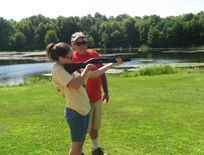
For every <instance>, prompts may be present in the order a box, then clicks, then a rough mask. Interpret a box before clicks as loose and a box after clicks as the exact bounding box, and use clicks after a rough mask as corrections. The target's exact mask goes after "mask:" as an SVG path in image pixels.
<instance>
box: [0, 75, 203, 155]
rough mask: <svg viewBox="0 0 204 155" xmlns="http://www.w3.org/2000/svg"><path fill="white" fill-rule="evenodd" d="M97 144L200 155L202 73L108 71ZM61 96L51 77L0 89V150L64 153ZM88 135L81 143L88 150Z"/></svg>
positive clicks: (126, 153) (17, 154)
mask: <svg viewBox="0 0 204 155" xmlns="http://www.w3.org/2000/svg"><path fill="white" fill-rule="evenodd" d="M108 87H109V96H110V100H109V103H108V104H107V105H103V120H102V128H101V129H100V130H99V146H100V147H102V148H104V150H105V152H106V153H107V154H108V155H136V154H140V155H142V154H149V155H170V154H172V155H173V154H182V155H186V154H192V155H201V154H204V125H203V124H204V74H203V73H191V74H187V73H186V74H172V75H159V76H138V77H131V78H122V77H119V76H108ZM64 108H65V100H64V98H62V97H61V95H60V94H59V92H58V91H57V90H56V89H55V88H54V84H53V82H48V83H37V84H30V85H23V86H14V87H3V88H0V141H1V142H0V154H2V155H35V154H40V155H65V154H68V151H69V148H70V144H71V140H70V139H71V138H70V134H69V127H68V124H67V122H66V120H65V118H64ZM91 145H92V144H91V140H90V137H89V135H87V139H86V141H85V144H84V148H83V151H84V153H85V154H86V155H89V154H90V152H91Z"/></svg>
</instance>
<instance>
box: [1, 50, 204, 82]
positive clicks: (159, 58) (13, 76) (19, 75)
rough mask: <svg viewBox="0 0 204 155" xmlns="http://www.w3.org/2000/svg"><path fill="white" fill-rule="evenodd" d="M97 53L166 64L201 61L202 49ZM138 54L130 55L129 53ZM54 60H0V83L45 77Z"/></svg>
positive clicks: (203, 56) (143, 62)
mask: <svg viewBox="0 0 204 155" xmlns="http://www.w3.org/2000/svg"><path fill="white" fill-rule="evenodd" d="M98 53H99V54H101V55H103V56H105V57H106V56H107V55H111V54H116V55H117V54H120V53H121V54H122V53H123V54H124V53H126V54H125V56H126V57H129V56H131V61H130V62H125V63H124V64H122V65H121V66H123V65H146V64H167V63H203V62H204V51H202V50H197V51H195V50H190V51H181V50H176V51H170V50H150V51H146V52H140V51H139V50H138V49H137V50H107V49H106V50H104V49H103V50H98ZM132 53H133V54H138V55H130V54H132ZM123 56H124V55H123ZM54 63H55V62H46V61H40V62H39V61H35V60H1V61H0V84H4V83H8V84H10V85H13V84H15V85H17V84H19V83H23V82H25V81H26V80H27V79H28V78H29V77H40V78H44V79H47V78H48V77H45V76H43V74H46V73H51V69H52V66H53V64H54Z"/></svg>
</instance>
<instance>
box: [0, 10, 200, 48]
mask: <svg viewBox="0 0 204 155" xmlns="http://www.w3.org/2000/svg"><path fill="white" fill-rule="evenodd" d="M77 31H82V32H83V33H84V34H85V35H86V37H87V39H88V44H89V47H94V48H101V47H107V48H118V47H127V48H130V47H131V48H136V47H140V46H141V45H146V46H149V47H152V48H186V47H192V46H194V47H196V46H202V45H204V12H203V11H200V12H199V13H197V14H193V13H187V14H183V15H180V16H169V17H166V18H161V17H160V16H157V15H151V16H147V15H145V16H143V17H138V16H135V17H131V16H129V15H127V14H121V15H118V16H116V17H113V16H110V17H109V18H107V17H106V16H105V15H101V14H100V13H98V12H96V13H95V15H94V17H92V16H91V15H90V14H88V15H87V16H83V17H81V18H80V17H78V16H75V17H71V16H70V17H63V16H59V17H57V18H56V19H53V18H48V17H45V16H43V15H41V14H39V15H34V16H31V17H29V18H24V19H22V20H21V21H19V22H16V21H14V20H6V19H4V18H3V17H0V51H9V50H16V51H19V50H21V51H23V50H35V49H45V47H46V45H48V44H49V43H57V42H66V43H70V42H71V39H70V38H71V35H72V34H73V33H75V32H77Z"/></svg>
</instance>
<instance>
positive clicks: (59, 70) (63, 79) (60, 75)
mask: <svg viewBox="0 0 204 155" xmlns="http://www.w3.org/2000/svg"><path fill="white" fill-rule="evenodd" d="M79 75H80V74H79V73H78V72H74V73H72V74H69V73H68V72H67V71H66V70H65V69H64V67H63V66H62V65H59V64H54V65H53V67H52V79H53V82H54V84H55V87H56V88H57V89H58V90H60V93H61V95H62V96H63V97H64V98H65V100H66V107H67V108H71V109H73V110H75V111H77V112H78V113H80V114H81V115H84V116H85V115H87V114H88V113H89V111H90V109H91V107H90V103H89V98H88V95H87V92H86V89H85V88H84V87H83V86H82V85H81V86H80V88H79V89H72V88H70V87H67V84H68V83H69V82H70V81H71V80H72V79H76V78H77V77H78V76H79ZM89 75H90V72H88V73H87V74H86V77H85V79H84V81H85V83H86V82H87V80H88V77H89Z"/></svg>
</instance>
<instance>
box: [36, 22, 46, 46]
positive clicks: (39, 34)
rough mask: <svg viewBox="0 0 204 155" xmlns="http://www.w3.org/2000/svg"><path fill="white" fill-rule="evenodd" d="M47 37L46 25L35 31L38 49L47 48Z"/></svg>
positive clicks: (41, 25) (41, 24)
mask: <svg viewBox="0 0 204 155" xmlns="http://www.w3.org/2000/svg"><path fill="white" fill-rule="evenodd" d="M45 35H46V28H45V24H43V23H40V25H39V26H38V27H37V28H36V29H35V37H34V41H35V47H36V48H40V49H44V48H45V42H44V39H45Z"/></svg>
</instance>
